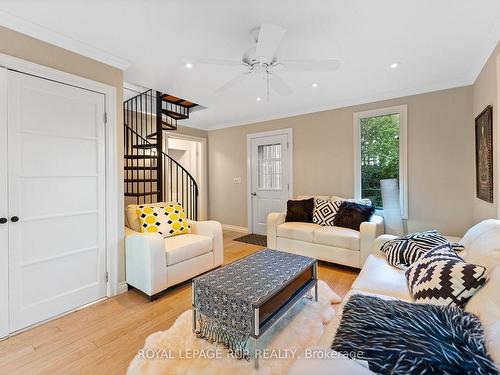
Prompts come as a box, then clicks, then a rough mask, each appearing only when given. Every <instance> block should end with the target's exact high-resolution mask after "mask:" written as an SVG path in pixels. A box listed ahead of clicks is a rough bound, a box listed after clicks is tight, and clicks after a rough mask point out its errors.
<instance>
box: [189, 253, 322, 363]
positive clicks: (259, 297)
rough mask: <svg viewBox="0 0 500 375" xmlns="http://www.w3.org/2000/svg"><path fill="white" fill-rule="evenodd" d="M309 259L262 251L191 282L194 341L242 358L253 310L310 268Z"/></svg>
mask: <svg viewBox="0 0 500 375" xmlns="http://www.w3.org/2000/svg"><path fill="white" fill-rule="evenodd" d="M315 261H316V260H315V259H313V258H309V257H305V256H301V255H296V254H290V253H285V252H282V251H277V250H271V249H264V250H262V251H259V252H257V253H254V254H252V255H249V256H247V257H245V258H243V259H240V260H238V261H236V262H233V263H231V264H228V265H227V266H224V267H222V268H219V269H217V270H214V271H211V272H209V273H207V274H205V275H203V276H200V277H197V278H195V279H194V280H193V288H194V306H195V308H196V310H197V323H198V328H199V329H198V331H197V335H198V337H201V338H204V339H207V340H209V341H211V342H217V343H219V344H223V345H224V346H225V347H227V348H228V349H229V350H230V351H231V352H232V353H233V355H235V356H236V357H237V358H242V354H243V353H244V349H245V347H246V344H247V341H248V338H249V336H250V333H251V332H252V330H253V325H252V322H253V317H254V307H256V306H258V305H259V304H260V302H261V301H263V300H265V297H266V296H267V295H269V294H272V293H273V292H274V291H275V290H277V289H279V288H280V287H281V286H282V285H283V284H286V283H287V282H288V281H289V280H291V279H293V278H294V277H295V276H296V275H298V274H299V273H301V272H302V271H303V270H305V269H306V268H307V267H309V266H311V265H312V264H314V262H315Z"/></svg>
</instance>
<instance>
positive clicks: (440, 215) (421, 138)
mask: <svg viewBox="0 0 500 375" xmlns="http://www.w3.org/2000/svg"><path fill="white" fill-rule="evenodd" d="M400 104H407V105H408V176H409V187H408V194H409V220H408V229H409V231H417V230H422V229H430V228H436V229H439V230H440V231H442V232H443V233H445V234H449V235H459V234H463V233H464V231H465V230H466V229H467V228H468V227H469V226H470V225H471V223H472V215H471V210H472V201H471V199H470V197H471V195H472V193H473V187H474V145H473V141H471V139H472V137H473V133H472V132H471V121H472V87H471V86H469V87H462V88H456V89H451V90H444V91H437V92H432V93H426V94H421V95H415V96H409V97H404V98H398V99H393V100H387V101H383V102H377V103H371V104H366V105H360V106H354V107H348V108H341V109H334V110H330V111H324V112H318V113H313V114H307V115H302V116H295V117H290V118H284V119H279V120H273V121H267V122H261V123H256V124H250V125H245V126H238V127H232V128H226V129H220V130H214V131H209V133H208V139H209V176H210V183H209V202H210V209H209V212H210V218H211V219H214V220H219V221H221V222H222V223H224V224H230V225H236V226H243V227H246V226H247V207H246V202H247V168H246V156H247V155H246V135H247V134H249V133H254V132H262V131H267V130H273V129H281V128H293V132H294V134H293V137H294V144H293V147H294V168H293V173H294V183H293V188H294V195H298V194H330V195H332V194H338V195H342V196H352V195H353V189H354V188H353V186H354V176H353V175H354V172H353V170H354V167H353V164H354V146H353V144H354V141H353V112H356V111H364V110H369V109H375V108H381V107H388V106H394V105H400ZM233 177H241V178H242V183H241V184H233V182H232V179H233Z"/></svg>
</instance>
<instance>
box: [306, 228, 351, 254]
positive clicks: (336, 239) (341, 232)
mask: <svg viewBox="0 0 500 375" xmlns="http://www.w3.org/2000/svg"><path fill="white" fill-rule="evenodd" d="M359 237H360V233H359V232H358V231H356V230H353V229H349V228H342V227H329V226H322V227H320V228H318V229H316V230H315V231H314V242H315V243H318V244H321V245H327V246H335V247H341V248H343V249H349V250H359Z"/></svg>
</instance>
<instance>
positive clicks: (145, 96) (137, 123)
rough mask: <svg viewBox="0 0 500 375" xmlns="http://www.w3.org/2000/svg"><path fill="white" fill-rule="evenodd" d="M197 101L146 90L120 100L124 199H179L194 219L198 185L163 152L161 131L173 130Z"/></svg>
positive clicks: (144, 201)
mask: <svg viewBox="0 0 500 375" xmlns="http://www.w3.org/2000/svg"><path fill="white" fill-rule="evenodd" d="M195 106H197V104H195V103H192V102H189V101H187V100H184V99H181V98H177V97H175V96H172V95H168V94H163V93H161V92H159V91H155V90H148V91H145V92H143V93H141V94H139V95H137V96H134V97H132V98H130V99H128V100H126V101H125V102H124V105H123V119H124V158H125V171H124V172H125V173H124V176H125V181H124V182H125V189H124V190H125V202H126V204H131V203H135V204H147V203H155V202H179V203H181V204H182V206H183V207H184V210H185V211H186V215H187V217H188V218H189V219H191V220H197V219H198V197H199V190H198V185H197V183H196V181H195V179H194V178H193V176H191V174H190V173H189V172H188V171H187V170H186V169H185V168H184V167H183V166H182V165H180V164H179V163H178V162H176V161H175V160H174V159H173V158H172V157H170V156H169V155H167V153H166V152H165V151H166V149H167V148H166V145H165V142H164V132H166V131H175V130H177V121H179V120H184V119H187V118H189V114H190V111H191V109H192V108H194V107H195Z"/></svg>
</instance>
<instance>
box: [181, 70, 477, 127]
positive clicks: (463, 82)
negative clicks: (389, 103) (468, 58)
mask: <svg viewBox="0 0 500 375" xmlns="http://www.w3.org/2000/svg"><path fill="white" fill-rule="evenodd" d="M473 83H474V81H473V80H472V79H469V78H467V79H459V80H456V81H453V82H448V83H443V84H436V85H426V86H419V87H415V88H410V89H404V90H395V91H388V92H383V93H380V94H376V95H371V96H366V97H362V98H356V99H346V100H340V101H337V102H332V103H329V104H323V105H319V106H314V107H309V108H307V109H304V110H297V111H284V112H279V113H273V114H271V115H266V116H259V117H254V118H249V119H247V120H242V121H228V122H223V121H222V122H218V123H217V125H214V126H200V125H197V124H192V123H190V122H186V123H185V125H186V126H190V127H192V128H195V129H201V130H206V131H209V132H210V131H212V130H219V129H225V128H233V127H237V126H246V125H252V124H256V123H260V122H265V121H272V120H278V119H283V118H287V117H295V116H302V115H308V114H311V113H317V112H323V111H331V110H334V109H341V108H347V107H352V106H358V105H365V104H373V103H376V102H380V101H385V100H398V99H399V100H402V99H404V97H406V96H413V95H419V94H427V93H431V92H436V91H443V90H450V89H456V88H461V87H465V86H470V85H472V84H473Z"/></svg>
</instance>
